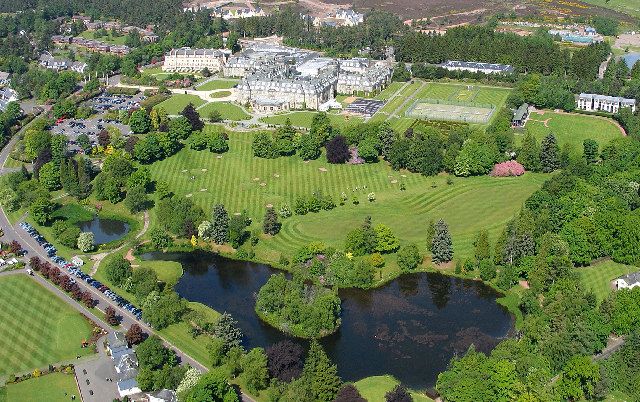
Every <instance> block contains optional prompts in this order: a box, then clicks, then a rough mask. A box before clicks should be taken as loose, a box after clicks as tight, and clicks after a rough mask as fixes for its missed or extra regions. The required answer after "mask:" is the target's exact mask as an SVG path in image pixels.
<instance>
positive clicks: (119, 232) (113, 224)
mask: <svg viewBox="0 0 640 402" xmlns="http://www.w3.org/2000/svg"><path fill="white" fill-rule="evenodd" d="M78 226H79V227H80V229H81V230H82V231H83V232H93V234H94V236H95V241H96V244H104V243H109V242H111V241H114V240H118V239H121V238H123V237H124V236H125V235H126V234H127V233H129V224H128V223H127V222H123V221H118V220H115V219H101V218H99V217H97V216H96V217H95V218H93V220H90V221H85V222H79V223H78Z"/></svg>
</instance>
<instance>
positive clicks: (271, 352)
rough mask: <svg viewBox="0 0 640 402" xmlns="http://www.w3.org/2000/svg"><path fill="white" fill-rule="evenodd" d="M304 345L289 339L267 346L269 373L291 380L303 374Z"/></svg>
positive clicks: (282, 379) (287, 380)
mask: <svg viewBox="0 0 640 402" xmlns="http://www.w3.org/2000/svg"><path fill="white" fill-rule="evenodd" d="M303 352H304V351H303V350H302V347H301V346H300V345H299V344H297V343H293V342H291V341H290V340H288V339H285V340H283V341H280V342H278V343H275V344H273V345H271V346H270V347H269V348H267V362H268V368H269V375H270V376H271V377H272V378H277V379H278V380H280V381H284V382H289V381H291V380H293V379H295V378H298V377H299V376H300V374H302V367H303V365H304V360H303Z"/></svg>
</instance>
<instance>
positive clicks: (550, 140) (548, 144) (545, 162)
mask: <svg viewBox="0 0 640 402" xmlns="http://www.w3.org/2000/svg"><path fill="white" fill-rule="evenodd" d="M559 151H560V149H559V147H558V142H557V141H556V137H555V136H554V135H553V134H549V135H547V136H546V137H544V139H543V140H542V145H541V146H540V165H541V166H542V171H543V172H545V173H550V172H553V171H554V170H556V169H559V168H560V159H559V157H558V153H559Z"/></svg>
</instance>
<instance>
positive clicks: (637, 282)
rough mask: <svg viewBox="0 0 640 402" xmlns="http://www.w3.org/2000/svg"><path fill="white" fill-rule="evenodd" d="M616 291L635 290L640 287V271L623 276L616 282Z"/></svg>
mask: <svg viewBox="0 0 640 402" xmlns="http://www.w3.org/2000/svg"><path fill="white" fill-rule="evenodd" d="M614 283H615V285H616V289H633V288H635V287H639V286H640V271H639V272H634V273H631V274H627V275H623V276H621V277H619V278H617V279H616V280H615V281H614Z"/></svg>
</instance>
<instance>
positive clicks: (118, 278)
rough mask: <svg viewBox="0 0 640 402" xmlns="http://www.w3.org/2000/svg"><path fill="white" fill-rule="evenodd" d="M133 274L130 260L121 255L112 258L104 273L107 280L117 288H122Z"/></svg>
mask: <svg viewBox="0 0 640 402" xmlns="http://www.w3.org/2000/svg"><path fill="white" fill-rule="evenodd" d="M132 272H133V271H132V270H131V263H130V262H129V260H126V259H124V258H123V257H120V256H119V255H118V256H115V257H114V258H111V259H110V260H109V261H107V263H106V264H105V266H104V273H105V275H106V276H107V279H108V280H109V282H111V283H113V284H114V285H116V286H122V284H123V283H124V282H125V281H126V280H127V279H129V278H130V277H131V273H132Z"/></svg>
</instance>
